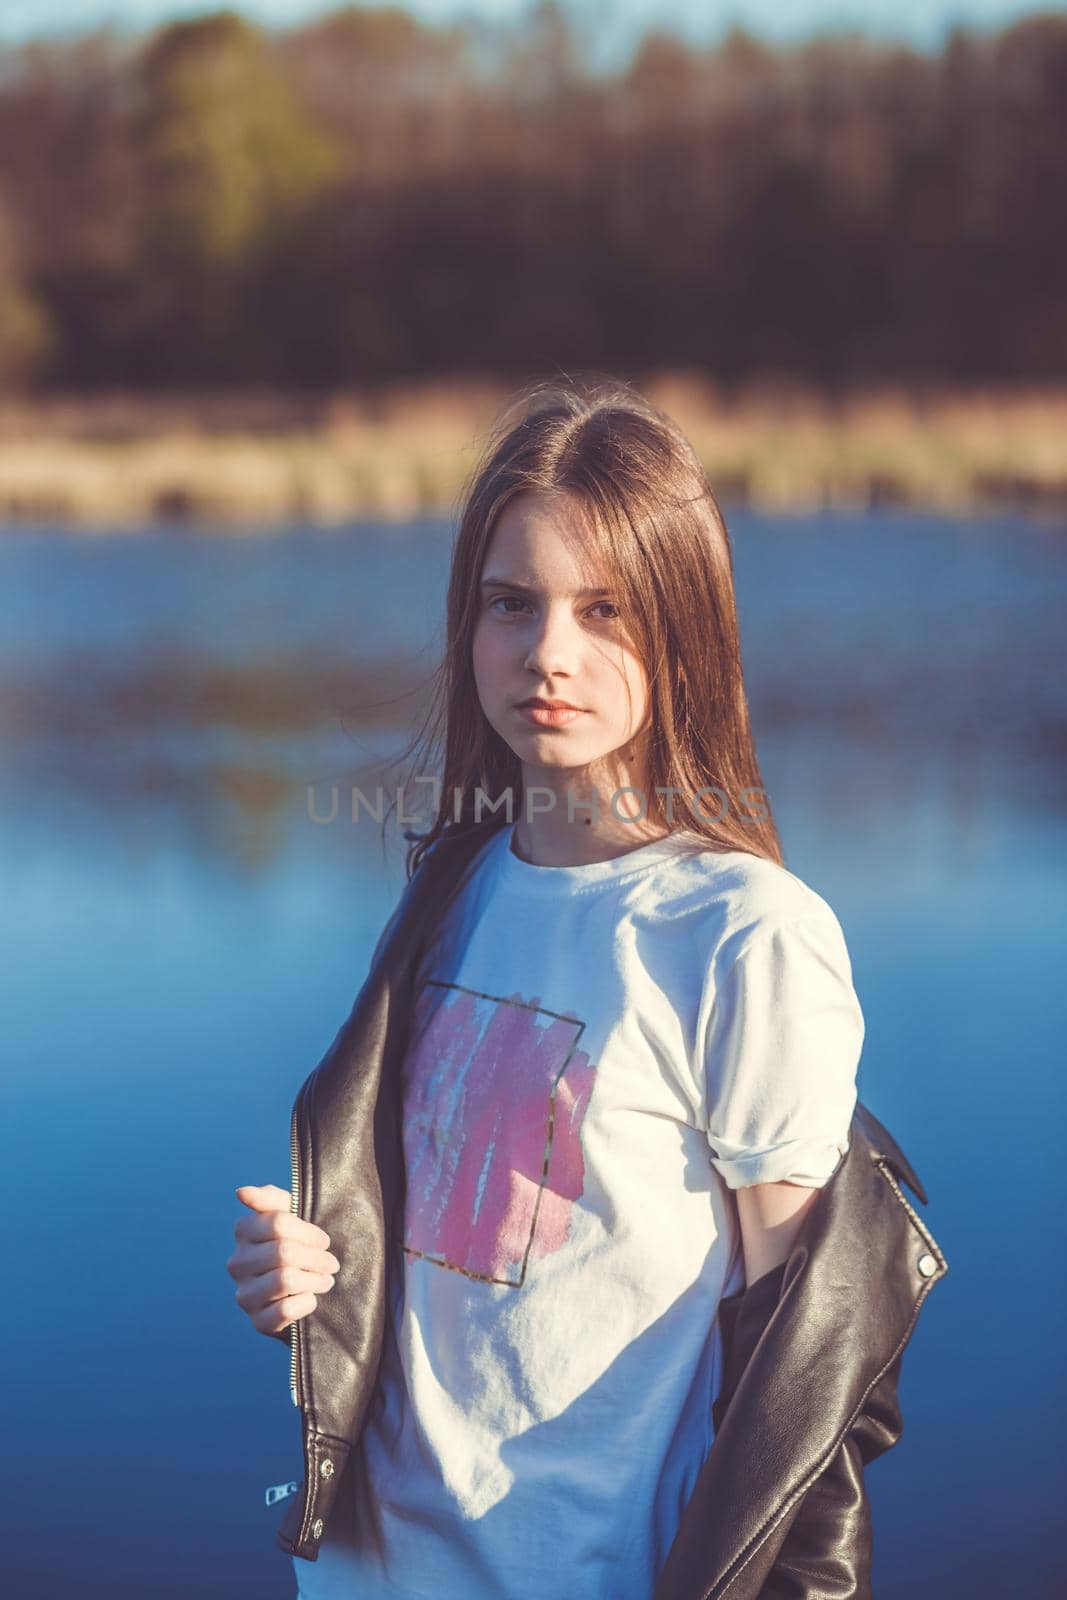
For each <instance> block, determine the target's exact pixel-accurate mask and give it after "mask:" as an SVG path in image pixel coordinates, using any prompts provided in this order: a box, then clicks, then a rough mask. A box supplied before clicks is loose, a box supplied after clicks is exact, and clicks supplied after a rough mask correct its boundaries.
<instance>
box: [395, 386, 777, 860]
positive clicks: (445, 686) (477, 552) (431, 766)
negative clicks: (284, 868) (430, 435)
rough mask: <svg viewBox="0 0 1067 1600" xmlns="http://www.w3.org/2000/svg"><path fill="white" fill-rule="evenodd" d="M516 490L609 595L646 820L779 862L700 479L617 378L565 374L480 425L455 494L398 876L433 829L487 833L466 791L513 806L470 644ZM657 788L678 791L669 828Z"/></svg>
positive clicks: (727, 551) (714, 525)
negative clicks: (558, 497)
mask: <svg viewBox="0 0 1067 1600" xmlns="http://www.w3.org/2000/svg"><path fill="white" fill-rule="evenodd" d="M528 490H538V491H546V492H558V491H566V492H567V493H569V494H570V495H572V496H574V497H576V499H577V500H578V502H579V503H580V505H581V506H582V508H583V510H584V511H585V512H586V514H587V515H586V519H585V520H586V521H587V522H588V525H589V530H590V534H591V536H592V540H593V545H594V548H595V551H596V553H597V555H599V556H600V557H601V558H602V560H603V561H604V564H605V567H606V569H607V571H608V572H609V573H610V574H612V577H611V578H610V579H609V580H607V581H609V582H612V583H614V584H615V585H617V591H618V600H617V604H618V605H619V607H620V610H621V611H622V614H623V615H624V617H625V619H626V622H627V627H628V631H629V633H630V637H631V640H632V644H633V648H634V649H635V650H636V651H637V652H638V654H639V655H640V658H641V660H642V662H643V664H644V667H645V671H646V673H647V675H648V680H649V701H650V718H649V725H650V737H649V765H648V781H649V793H648V797H647V807H648V809H647V818H648V819H649V820H650V821H653V822H655V823H657V824H659V826H660V827H661V828H664V829H666V828H673V829H679V828H680V829H684V830H685V832H686V833H687V834H689V835H690V836H695V837H696V838H697V839H703V840H704V841H705V846H706V848H709V849H717V850H745V851H748V852H750V853H751V854H753V855H759V856H765V857H766V858H768V859H769V860H772V861H776V862H778V863H779V864H782V849H781V844H780V841H779V838H778V830H777V828H776V826H775V823H774V819H773V817H772V816H771V814H770V806H769V802H768V801H767V798H766V793H765V791H764V789H763V784H762V779H761V776H760V769H759V763H758V761H757V759H756V749H755V744H754V741H753V737H752V730H751V726H750V723H749V714H748V703H747V700H746V696H745V688H744V680H743V675H742V667H741V645H740V639H739V635H738V626H737V606H736V601H735V597H734V581H733V553H732V550H731V546H730V539H729V535H728V533H727V530H726V523H725V521H724V519H723V515H722V512H721V511H720V509H719V505H718V502H717V501H716V499H715V495H714V494H713V492H712V489H711V486H710V484H709V483H708V480H707V477H706V476H705V474H704V470H703V468H702V467H701V465H700V462H699V460H698V459H697V456H696V454H695V452H694V450H693V448H692V446H691V445H690V443H689V441H688V440H687V439H686V437H685V435H684V434H683V433H682V431H681V429H680V428H679V427H678V426H677V424H676V423H674V422H673V421H672V420H671V418H670V417H668V416H667V415H666V414H665V413H664V412H662V411H660V410H659V409H658V407H656V406H654V405H653V404H652V403H651V402H650V401H648V400H647V399H646V398H645V397H644V396H642V395H640V394H639V393H638V392H637V391H636V390H635V389H633V388H632V387H631V386H630V385H629V384H628V383H625V382H623V381H620V380H616V379H602V378H597V379H594V380H592V381H591V382H588V383H583V382H582V381H581V380H575V379H570V378H568V379H567V380H566V381H558V380H548V381H540V382H536V383H533V384H531V385H529V386H527V387H525V388H524V389H522V390H520V391H518V393H517V395H516V397H514V398H513V400H512V401H511V403H510V404H509V405H508V406H507V407H506V408H505V410H504V411H503V412H502V413H501V415H500V416H499V417H498V418H497V420H496V422H495V423H494V424H493V426H492V427H491V429H490V431H489V434H488V439H487V443H486V444H485V447H484V449H483V453H482V457H481V460H480V461H479V463H478V464H477V466H476V468H475V470H474V472H473V475H472V477H471V480H470V482H469V484H468V486H467V488H466V491H465V494H464V497H463V503H462V506H461V510H460V516H459V525H458V529H457V532H456V538H455V543H454V546H453V551H452V567H451V575H450V578H449V586H448V606H447V638H446V645H445V654H444V658H443V660H442V661H441V663H440V666H439V667H438V669H437V673H436V675H435V683H434V690H433V695H432V701H431V706H430V710H429V713H428V715H427V718H426V721H425V723H424V725H423V728H422V730H421V733H420V734H419V735H418V736H417V737H416V744H417V747H418V762H417V765H416V767H415V768H414V769H413V770H414V771H421V772H423V773H427V772H430V771H433V772H434V773H435V774H436V773H438V772H439V774H440V786H441V787H440V803H439V805H438V806H437V810H436V814H435V816H434V818H433V821H432V824H431V826H430V828H429V831H428V832H426V833H424V834H422V835H415V834H413V833H408V834H407V835H406V837H407V839H408V840H409V841H410V846H409V850H408V859H407V873H408V877H409V878H410V877H411V875H412V874H413V873H414V872H415V870H416V868H417V867H418V865H419V862H420V861H421V860H422V858H423V856H424V855H425V853H426V851H427V850H429V848H430V847H431V845H433V844H434V843H435V841H436V840H437V839H438V838H439V837H440V836H441V835H442V834H443V833H445V832H446V831H448V832H454V831H455V830H456V829H457V828H458V829H460V830H462V831H466V829H467V828H468V827H473V826H479V827H484V828H485V829H486V832H487V834H488V832H489V831H490V830H491V829H493V828H495V827H497V826H499V825H500V823H501V815H500V813H499V812H497V813H494V812H492V811H488V809H487V807H486V804H485V802H484V801H483V803H482V812H483V816H482V817H481V818H479V817H478V816H477V815H476V812H475V791H476V790H477V789H481V790H482V791H483V794H484V795H485V796H487V797H488V800H489V802H490V803H492V802H494V801H496V800H497V798H498V797H499V796H500V795H502V794H504V793H506V792H507V791H508V790H510V791H511V793H512V795H513V796H514V797H515V799H516V801H517V803H518V804H520V805H521V796H522V767H521V763H520V761H519V758H518V756H517V755H516V754H515V753H514V751H513V750H512V749H511V748H510V746H509V745H507V744H506V743H505V741H504V740H503V739H502V738H501V737H500V735H499V734H498V733H497V732H496V731H495V729H494V728H492V727H491V726H490V724H489V722H488V720H487V719H486V717H485V714H484V713H483V711H482V708H481V704H480V702H479V699H478V695H477V691H476V687H475V680H474V671H473V666H472V656H471V640H472V636H473V633H474V627H475V622H476V620H477V617H478V605H479V599H478V595H479V590H478V584H479V580H480V578H481V575H482V567H483V563H484V561H485V556H486V552H487V551H488V548H489V543H490V540H491V538H492V535H493V530H494V527H495V525H496V520H497V518H498V517H499V515H500V513H501V511H502V510H503V508H504V507H505V506H506V505H507V503H508V502H509V501H510V500H511V499H513V498H514V497H515V496H516V495H517V494H521V493H522V492H524V491H528ZM613 593H614V590H613ZM411 748H412V747H409V749H408V751H405V753H404V754H405V756H406V755H408V754H410V751H411ZM442 753H443V759H440V758H441V756H442ZM401 759H403V757H402V758H401ZM710 786H714V787H715V788H717V789H718V790H721V791H722V794H723V796H725V815H724V816H723V817H722V818H721V819H719V818H716V817H715V815H714V813H715V812H716V811H717V810H722V809H724V804H723V801H721V800H720V799H719V797H718V796H715V795H709V796H706V797H703V798H702V799H700V800H694V801H693V803H692V804H691V803H690V797H693V796H696V795H697V794H698V791H700V790H701V789H704V788H708V787H710ZM657 788H662V789H667V788H674V789H676V790H678V791H680V792H679V793H678V794H676V795H675V796H674V807H673V809H674V818H673V822H672V821H671V820H670V818H669V816H668V812H667V809H666V807H667V802H666V800H665V798H664V797H663V796H661V795H659V794H658V793H657V792H656V791H657ZM753 791H754V792H755V794H754V796H753ZM705 808H707V811H710V812H711V815H710V816H709V815H707V814H706V812H705Z"/></svg>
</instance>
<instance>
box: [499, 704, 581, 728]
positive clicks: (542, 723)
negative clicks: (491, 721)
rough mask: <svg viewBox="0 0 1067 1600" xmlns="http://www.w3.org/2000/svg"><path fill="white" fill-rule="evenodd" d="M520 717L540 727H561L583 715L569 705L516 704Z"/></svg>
mask: <svg viewBox="0 0 1067 1600" xmlns="http://www.w3.org/2000/svg"><path fill="white" fill-rule="evenodd" d="M515 709H516V711H517V712H518V713H519V716H520V717H526V719H527V720H528V721H529V722H536V723H537V725H538V726H539V727H541V728H562V727H564V726H565V724H566V723H568V722H573V721H574V719H575V717H581V716H584V715H585V713H584V712H583V711H576V710H574V709H573V707H570V706H560V707H559V708H558V709H556V708H554V707H549V706H516V707H515Z"/></svg>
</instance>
